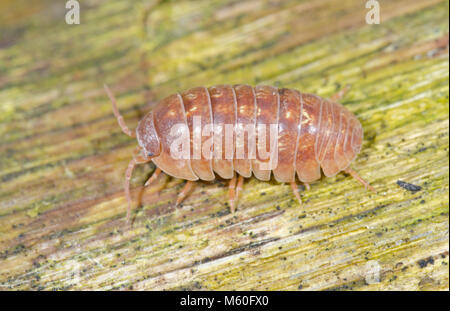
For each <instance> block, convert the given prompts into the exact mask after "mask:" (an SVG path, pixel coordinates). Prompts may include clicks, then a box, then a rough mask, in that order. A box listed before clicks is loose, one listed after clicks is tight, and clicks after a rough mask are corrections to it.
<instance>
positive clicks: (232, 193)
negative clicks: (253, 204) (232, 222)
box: [228, 175, 236, 213]
mask: <svg viewBox="0 0 450 311" xmlns="http://www.w3.org/2000/svg"><path fill="white" fill-rule="evenodd" d="M235 198H236V175H234V176H233V178H232V179H231V180H230V183H229V184H228V200H229V204H230V210H231V212H232V213H234V211H235V207H234V199H235Z"/></svg>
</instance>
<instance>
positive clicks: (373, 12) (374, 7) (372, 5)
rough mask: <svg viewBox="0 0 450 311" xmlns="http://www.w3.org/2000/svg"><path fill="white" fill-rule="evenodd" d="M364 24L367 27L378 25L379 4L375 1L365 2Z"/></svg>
mask: <svg viewBox="0 0 450 311" xmlns="http://www.w3.org/2000/svg"><path fill="white" fill-rule="evenodd" d="M366 9H369V11H368V12H367V13H366V23H367V24H369V25H373V24H379V23H380V3H378V1H377V0H368V1H367V2H366Z"/></svg>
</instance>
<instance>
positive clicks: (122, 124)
mask: <svg viewBox="0 0 450 311" xmlns="http://www.w3.org/2000/svg"><path fill="white" fill-rule="evenodd" d="M103 87H104V88H105V91H106V94H107V95H108V97H109V99H110V100H111V104H112V107H113V112H114V115H115V116H116V119H117V122H118V123H119V126H120V128H121V129H122V131H123V132H124V133H125V134H127V135H128V136H130V137H136V134H135V133H134V132H132V131H131V130H130V129H129V128H128V126H127V125H126V124H125V120H124V119H123V117H122V115H121V114H120V112H119V109H118V108H117V103H116V98H115V97H114V95H113V94H112V92H111V90H110V89H109V88H108V86H107V85H106V84H103Z"/></svg>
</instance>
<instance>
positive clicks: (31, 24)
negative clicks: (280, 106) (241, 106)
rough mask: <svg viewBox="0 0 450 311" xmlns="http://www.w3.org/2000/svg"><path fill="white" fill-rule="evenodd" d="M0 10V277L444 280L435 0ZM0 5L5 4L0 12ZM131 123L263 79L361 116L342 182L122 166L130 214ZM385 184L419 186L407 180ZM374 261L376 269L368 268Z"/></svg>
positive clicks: (46, 5)
mask: <svg viewBox="0 0 450 311" xmlns="http://www.w3.org/2000/svg"><path fill="white" fill-rule="evenodd" d="M33 3H34V4H33V6H29V5H28V2H27V3H25V1H12V0H9V1H2V4H1V6H0V29H1V32H0V33H1V35H0V183H1V184H0V289H4V290H21V289H33V290H38V289H39V290H54V289H57V290H58V289H60V290H64V289H71V290H75V289H83V290H89V289H105V290H107V289H134V290H140V289H145V290H161V289H169V290H174V289H190V290H204V289H209V290H219V289H220V290H233V289H237V290H265V289H267V290H326V289H328V290H329V289H334V290H448V287H449V285H448V282H449V270H448V262H449V260H448V246H449V239H448V233H449V220H448V205H449V204H448V203H449V200H448V195H449V186H448V184H449V174H448V163H449V162H448V159H449V154H448V147H449V130H448V129H449V104H448V95H449V86H448V83H449V69H448V68H449V62H448V61H449V58H448V32H449V23H448V20H449V16H448V9H449V7H448V1H434V0H432V1H424V0H418V1H414V2H411V1H406V0H402V1H395V2H394V1H380V7H381V23H380V24H379V25H367V24H366V23H365V14H366V12H367V9H366V8H365V7H364V2H361V1H357V0H345V1H342V0H340V1H337V0H322V1H290V0H288V1H280V0H275V1H274V0H270V1H269V0H267V1H265V0H249V1H223V0H213V1H206V0H200V1H161V2H158V1H119V0H109V1H106V0H86V1H82V5H81V24H80V25H67V24H66V23H65V22H64V14H65V8H64V4H63V3H56V2H54V1H33ZM3 8H7V9H3ZM103 83H108V84H109V85H110V87H111V89H112V90H113V92H114V93H115V95H116V97H117V99H118V104H119V107H120V109H121V111H122V112H123V113H124V116H125V118H126V120H127V123H128V124H129V126H130V127H132V128H134V126H135V125H136V124H137V121H138V120H139V118H140V117H142V115H143V113H145V112H146V111H148V110H149V109H151V107H152V105H154V104H155V103H156V102H157V101H158V100H159V99H161V98H164V97H166V96H167V95H169V94H171V93H173V92H175V91H183V90H184V89H187V88H190V87H195V86H200V85H207V86H209V85H214V84H225V83H226V84H235V83H236V84H237V83H247V84H251V85H254V84H269V85H277V86H279V87H289V88H295V89H299V90H301V91H304V92H310V93H316V94H318V95H321V96H324V97H327V96H328V97H329V96H331V95H332V94H333V93H335V92H337V91H339V90H340V89H342V87H344V86H345V85H350V86H351V88H350V92H349V93H348V95H347V96H346V97H345V98H344V99H343V100H342V104H343V105H345V106H346V107H348V108H349V109H350V110H351V111H352V112H353V113H355V115H356V116H357V117H358V118H359V119H360V120H361V123H362V125H363V128H364V131H365V138H364V144H363V147H362V153H361V154H360V156H359V157H358V158H357V160H356V161H355V163H354V166H353V168H354V169H355V170H357V171H358V172H359V173H360V174H361V176H363V177H364V178H366V179H367V180H368V181H369V182H370V183H371V184H372V185H374V186H375V188H376V189H377V191H378V193H377V194H372V193H370V192H367V191H366V190H365V189H364V188H362V187H360V186H359V185H358V184H357V183H356V182H355V181H354V180H352V179H351V177H349V176H346V175H344V174H339V175H337V176H336V177H334V178H322V180H321V181H320V182H318V183H315V184H313V185H312V188H311V190H309V191H302V193H301V196H302V199H303V201H304V204H303V205H302V206H299V205H298V203H296V201H295V198H294V197H293V195H292V193H291V190H290V187H289V186H288V185H285V184H278V183H276V182H275V181H274V180H272V181H269V182H260V181H258V180H256V179H255V178H251V179H247V180H246V182H245V184H244V189H243V192H242V195H241V197H240V202H239V209H238V210H237V212H236V213H235V214H230V212H229V211H228V208H227V206H226V204H225V203H224V202H226V201H227V187H226V184H225V183H224V182H223V181H221V180H217V181H215V182H212V183H206V182H200V183H199V184H198V185H197V187H196V189H195V190H194V192H193V193H192V194H191V196H190V197H189V198H188V199H187V200H186V202H185V204H184V205H183V206H182V207H181V208H175V207H174V202H175V199H176V194H177V192H179V191H180V189H181V188H182V186H183V181H181V180H176V179H171V180H168V181H167V184H166V187H165V188H164V189H163V190H162V191H161V192H160V193H158V189H159V188H161V187H162V186H163V185H164V182H165V180H166V178H165V177H164V176H161V177H159V178H158V180H157V182H156V183H155V184H154V185H152V186H151V187H149V188H146V189H142V185H143V183H144V181H145V179H146V178H147V177H148V176H149V174H150V173H151V172H152V171H153V170H154V169H155V167H154V166H153V165H151V164H149V165H143V166H140V167H139V168H138V169H137V170H136V173H135V175H134V178H133V179H132V185H133V191H132V194H133V197H134V201H135V202H137V201H141V203H142V206H141V207H140V208H136V209H135V211H134V215H133V216H134V218H135V221H134V225H133V227H132V228H131V229H130V228H128V227H126V225H125V212H126V200H125V198H124V194H123V190H122V182H123V175H124V171H125V169H126V165H127V163H128V161H129V159H130V157H131V154H132V151H133V149H134V148H135V144H136V142H135V141H133V140H132V139H130V138H129V137H127V136H126V135H123V134H122V133H121V130H120V128H119V127H118V126H117V123H116V120H115V118H114V116H113V113H112V110H111V105H110V102H109V100H108V98H107V96H106V94H105V93H104V91H103V88H102V85H103ZM397 180H402V181H406V182H409V183H412V184H415V185H419V186H421V187H422V190H420V191H417V192H415V193H412V192H410V191H407V190H405V189H403V188H401V187H399V186H398V185H397V184H396V182H397ZM372 267H379V269H380V279H379V281H378V282H372V281H370V278H369V277H370V271H371V269H372Z"/></svg>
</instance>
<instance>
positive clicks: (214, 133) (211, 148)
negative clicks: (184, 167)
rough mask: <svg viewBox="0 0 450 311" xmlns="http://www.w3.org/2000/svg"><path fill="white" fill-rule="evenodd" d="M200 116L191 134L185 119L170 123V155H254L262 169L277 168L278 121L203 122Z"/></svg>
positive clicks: (251, 156)
mask: <svg viewBox="0 0 450 311" xmlns="http://www.w3.org/2000/svg"><path fill="white" fill-rule="evenodd" d="M201 119H202V118H201V116H194V117H193V126H192V128H193V130H192V137H190V132H189V128H188V126H187V125H186V124H184V123H177V124H174V125H173V126H172V127H171V129H170V133H169V134H170V136H171V138H172V143H171V144H170V156H171V157H172V158H173V159H184V160H189V159H194V160H200V159H206V160H210V159H222V160H223V159H226V160H233V159H255V160H258V162H259V164H260V168H261V169H263V170H271V169H275V168H276V166H277V164H278V125H277V124H267V125H266V124H257V125H254V124H241V123H238V124H236V125H235V124H212V123H207V124H204V125H203V124H202V120H201ZM191 140H192V149H193V150H192V152H191V143H190V142H191ZM245 147H247V148H245Z"/></svg>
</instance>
